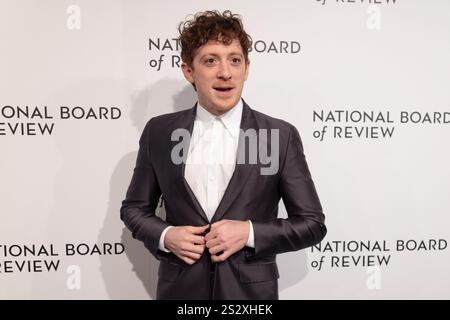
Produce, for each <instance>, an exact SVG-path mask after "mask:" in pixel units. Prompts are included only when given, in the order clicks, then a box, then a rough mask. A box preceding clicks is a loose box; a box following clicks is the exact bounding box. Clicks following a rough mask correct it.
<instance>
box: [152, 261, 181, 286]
mask: <svg viewBox="0 0 450 320" xmlns="http://www.w3.org/2000/svg"><path fill="white" fill-rule="evenodd" d="M182 271H183V267H181V266H179V265H177V264H175V263H172V262H167V261H165V260H161V262H160V264H159V270H158V275H159V277H160V278H161V279H164V280H166V281H172V282H174V281H176V280H177V278H178V276H179V275H180V273H181V272H182Z"/></svg>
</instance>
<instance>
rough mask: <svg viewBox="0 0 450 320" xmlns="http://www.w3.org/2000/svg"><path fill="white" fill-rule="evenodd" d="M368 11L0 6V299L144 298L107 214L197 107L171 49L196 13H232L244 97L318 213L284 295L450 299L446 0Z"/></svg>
mask: <svg viewBox="0 0 450 320" xmlns="http://www.w3.org/2000/svg"><path fill="white" fill-rule="evenodd" d="M372 2H374V1H356V2H354V3H353V2H351V1H332V0H327V1H324V0H320V1H316V0H304V1H303V0H302V1H283V2H282V3H280V2H275V1H264V2H263V1H245V2H243V1H193V0H192V1H181V0H180V1H165V2H162V1H143V0H142V1H119V0H115V1H106V0H105V1H81V0H79V1H65V0H64V1H56V0H53V1H50V0H48V1H32V0H23V1H13V0H1V1H0V39H1V41H0V57H1V59H0V150H1V151H0V152H1V154H0V179H1V183H0V214H1V223H0V298H2V299H12V298H22V299H51V298H59V299H119V298H123V299H149V298H150V299H153V298H154V297H155V287H156V281H157V270H158V262H157V261H156V260H155V259H154V258H153V257H152V256H151V255H150V254H149V253H148V252H147V251H146V249H145V248H144V247H143V245H142V244H141V243H139V242H137V241H136V240H134V239H132V237H131V235H130V233H129V232H128V231H127V230H126V229H125V228H124V225H123V223H122V222H121V221H120V219H119V208H120V204H121V201H122V200H123V198H124V196H125V191H126V188H127V187H128V184H129V181H130V178H131V173H132V169H133V166H134V162H135V159H136V154H137V148H138V139H139V136H140V133H141V132H142V129H143V126H144V124H145V123H146V121H147V120H148V119H149V118H150V117H152V116H156V115H159V114H162V113H167V112H173V111H177V110H182V109H186V108H189V107H191V106H192V105H193V104H194V102H195V93H194V91H193V90H192V88H191V87H190V85H189V84H188V83H187V82H186V81H185V80H184V78H183V77H182V74H181V71H180V69H179V68H178V67H177V66H176V65H172V62H176V61H177V58H178V54H179V51H178V50H177V47H176V43H175V41H173V40H172V39H173V38H175V37H176V36H177V35H178V34H177V30H176V26H177V24H178V23H179V22H180V21H182V20H184V19H185V17H186V16H187V15H188V14H191V13H195V12H197V11H202V10H206V9H219V10H224V9H230V10H232V11H234V12H237V13H239V14H241V15H242V16H243V21H244V24H245V26H246V29H247V31H248V32H249V33H250V34H251V35H252V37H253V39H254V41H255V42H254V44H255V47H254V48H253V50H252V52H251V53H250V59H251V66H250V76H249V78H248V80H247V82H246V85H245V88H244V93H243V97H244V98H245V99H246V101H247V102H248V103H249V105H250V106H251V107H253V108H254V109H256V110H259V111H261V112H264V113H267V114H269V115H272V116H274V117H278V118H282V119H284V120H287V121H289V122H291V123H292V124H294V125H295V126H296V127H297V128H298V130H299V132H300V134H301V136H302V139H303V143H304V147H305V153H306V157H307V161H308V163H309V166H310V170H311V173H312V175H313V179H314V181H315V184H316V188H317V191H318V193H319V196H320V199H321V202H322V205H323V208H324V212H325V215H326V225H327V227H328V234H327V236H326V238H325V239H324V240H323V241H322V243H321V246H318V247H316V248H314V249H311V248H309V249H306V250H302V251H299V252H291V253H287V254H282V255H279V256H278V258H277V261H278V264H279V269H280V275H281V277H280V279H279V284H280V299H330V298H332V299H334V298H339V299H350V298H353V299H396V298H406V299H429V298H438V299H443V298H445V299H448V298H450V273H449V270H450V251H449V250H450V249H449V248H448V245H447V242H448V240H449V226H450V217H449V214H450V200H449V198H450V197H449V195H450V193H449V191H450V169H449V166H448V164H449V163H450V150H449V142H448V140H449V137H450V136H449V134H450V113H449V112H450V90H449V83H450V59H449V57H450V42H449V40H448V39H449V38H450V17H449V13H450V2H448V1H445V0H433V1H419V0H414V1H413V0H408V1H406V0H397V1H393V0H390V1H389V0H379V1H377V2H378V4H373V3H372ZM158 41H159V43H160V45H159V48H158V47H157V45H155V43H157V42H158ZM280 46H283V47H284V48H287V50H281V49H280ZM281 51H283V52H281ZM286 51H287V52H286ZM160 60H161V62H159V61H160ZM27 108H28V114H26V109H27ZM19 109H20V110H19ZM66 110H70V111H71V112H73V113H69V114H70V115H71V116H70V118H68V119H67V113H66V112H64V111H66ZM20 111H22V112H20ZM344 111H348V112H349V113H350V115H351V118H350V119H346V118H345V114H344ZM363 112H366V113H367V114H371V113H372V114H373V115H374V119H373V120H372V121H370V120H367V119H366V121H362V120H361V121H358V115H361V114H362V113H363ZM83 113H84V117H83ZM100 113H102V114H103V116H100ZM314 114H316V116H314ZM322 114H323V117H319V116H320V115H322ZM339 114H341V118H339V117H338V116H339ZM402 115H403V117H402ZM77 118H80V119H77ZM402 120H403V121H402ZM406 120H408V121H406ZM45 125H46V126H47V127H46V128H47V129H45ZM42 128H44V129H43V130H41V129H42ZM358 133H359V134H358ZM360 134H362V135H360ZM160 211H161V212H160V214H161V215H162V216H164V212H163V208H162V209H160ZM280 215H281V216H285V215H286V213H285V209H284V207H283V205H282V203H281V204H280ZM344 242H345V244H344ZM402 243H403V244H404V246H402ZM73 247H75V248H78V250H76V253H75V254H74V252H73V250H71V248H73ZM33 248H34V252H33ZM104 249H106V250H104Z"/></svg>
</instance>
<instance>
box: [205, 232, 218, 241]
mask: <svg viewBox="0 0 450 320" xmlns="http://www.w3.org/2000/svg"><path fill="white" fill-rule="evenodd" d="M216 237H217V231H216V230H212V231H210V232H208V233H207V234H206V235H205V240H206V242H208V241H209V240H211V239H214V238H216Z"/></svg>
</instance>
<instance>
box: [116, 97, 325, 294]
mask: <svg viewBox="0 0 450 320" xmlns="http://www.w3.org/2000/svg"><path fill="white" fill-rule="evenodd" d="M196 107H197V106H196V105H194V107H193V108H191V109H187V110H183V111H180V112H175V113H170V114H165V115H161V116H158V117H155V118H152V119H150V121H149V122H148V123H147V125H146V127H145V129H144V131H143V133H142V136H141V139H140V141H139V145H140V148H139V152H138V156H137V160H136V167H135V169H134V173H133V177H132V179H131V183H130V186H129V188H128V191H127V194H126V199H125V200H124V201H123V202H122V208H121V210H120V217H121V219H122V220H123V221H124V223H125V225H126V226H127V227H128V228H129V229H130V230H131V232H132V235H133V237H134V238H136V239H138V240H140V241H142V242H143V243H144V245H145V247H146V248H147V249H148V250H149V251H150V252H151V253H152V254H153V255H154V256H155V257H156V258H157V259H158V260H160V266H159V279H158V287H157V299H278V280H277V279H278V278H279V274H278V268H277V264H276V261H275V258H276V254H278V253H282V252H288V251H296V250H300V249H304V248H307V247H309V246H311V245H314V244H316V243H318V242H320V241H321V240H322V239H323V237H324V236H325V234H326V227H325V224H324V220H325V217H324V214H323V212H322V207H321V204H320V201H319V198H318V196H317V193H316V189H315V187H314V183H313V181H312V179H311V175H310V172H309V169H308V165H307V163H306V160H305V156H304V153H303V146H302V142H301V140H300V135H299V133H298V131H297V129H296V128H295V127H294V126H292V125H291V124H289V123H287V122H285V121H282V120H279V119H275V118H272V117H269V116H267V115H265V114H262V113H260V112H257V111H255V110H253V109H251V108H250V107H249V106H248V105H247V104H246V103H245V101H243V111H242V119H241V129H243V130H247V129H249V128H253V129H255V130H256V131H258V129H269V130H270V129H279V169H278V172H277V173H276V174H274V175H261V174H260V168H261V167H264V165H262V164H261V163H260V161H258V162H257V163H256V164H250V163H248V162H249V161H247V163H246V164H239V163H238V164H236V168H235V171H234V173H233V176H232V178H231V180H230V183H229V185H228V187H227V189H226V191H225V194H224V196H223V198H222V200H221V202H220V204H219V206H218V208H217V210H216V212H215V214H214V216H213V218H212V220H211V223H214V222H216V221H219V220H221V219H234V220H251V221H252V223H253V229H254V237H255V248H248V247H244V248H243V249H242V250H240V251H238V252H236V253H235V254H233V255H231V256H230V257H229V258H228V259H227V260H226V261H224V262H220V263H217V264H214V263H212V262H211V260H210V256H209V252H208V250H207V249H205V251H204V254H203V255H202V257H201V258H200V259H199V260H198V261H197V262H196V263H195V264H193V265H188V264H186V263H185V262H184V261H182V260H181V259H179V258H178V257H177V256H175V255H174V254H173V253H166V252H163V251H161V250H159V249H158V244H159V239H160V236H161V233H162V231H163V230H164V229H165V228H166V227H167V226H169V225H173V226H203V225H205V224H208V223H209V221H208V218H207V216H206V214H205V212H204V211H203V210H202V208H201V206H200V204H199V202H198V201H197V199H196V198H195V196H194V194H193V192H192V190H191V189H190V187H189V185H188V183H187V181H186V180H185V178H184V168H185V164H184V163H182V164H179V165H176V164H174V163H173V162H172V161H171V152H172V148H173V147H174V146H175V145H177V144H178V143H179V142H178V141H171V134H172V132H173V131H174V130H176V129H179V128H184V129H187V130H189V131H190V132H191V133H192V129H193V125H194V119H195V115H196ZM241 137H242V134H241ZM268 141H269V142H270V139H268ZM239 143H240V144H241V143H243V142H242V139H240V141H239ZM269 150H270V146H269ZM266 167H267V166H266ZM161 196H162V197H163V199H164V204H165V209H166V221H164V220H163V219H161V218H159V217H157V216H156V215H155V208H156V206H157V204H158V202H159V199H160V197H161ZM280 198H282V199H283V202H284V205H285V207H286V210H287V214H288V218H286V219H280V218H278V217H277V214H278V203H279V201H280Z"/></svg>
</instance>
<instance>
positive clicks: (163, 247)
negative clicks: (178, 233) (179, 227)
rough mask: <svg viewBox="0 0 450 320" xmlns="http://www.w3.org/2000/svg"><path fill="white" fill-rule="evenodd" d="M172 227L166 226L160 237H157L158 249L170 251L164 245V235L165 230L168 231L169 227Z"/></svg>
mask: <svg viewBox="0 0 450 320" xmlns="http://www.w3.org/2000/svg"><path fill="white" fill-rule="evenodd" d="M172 227H173V226H168V227H167V228H165V229H164V230H163V232H162V233H161V237H160V238H159V246H158V248H159V250H162V251H164V252H170V250H167V249H166V247H165V246H164V237H165V236H166V233H167V231H169V229H170V228H172Z"/></svg>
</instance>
